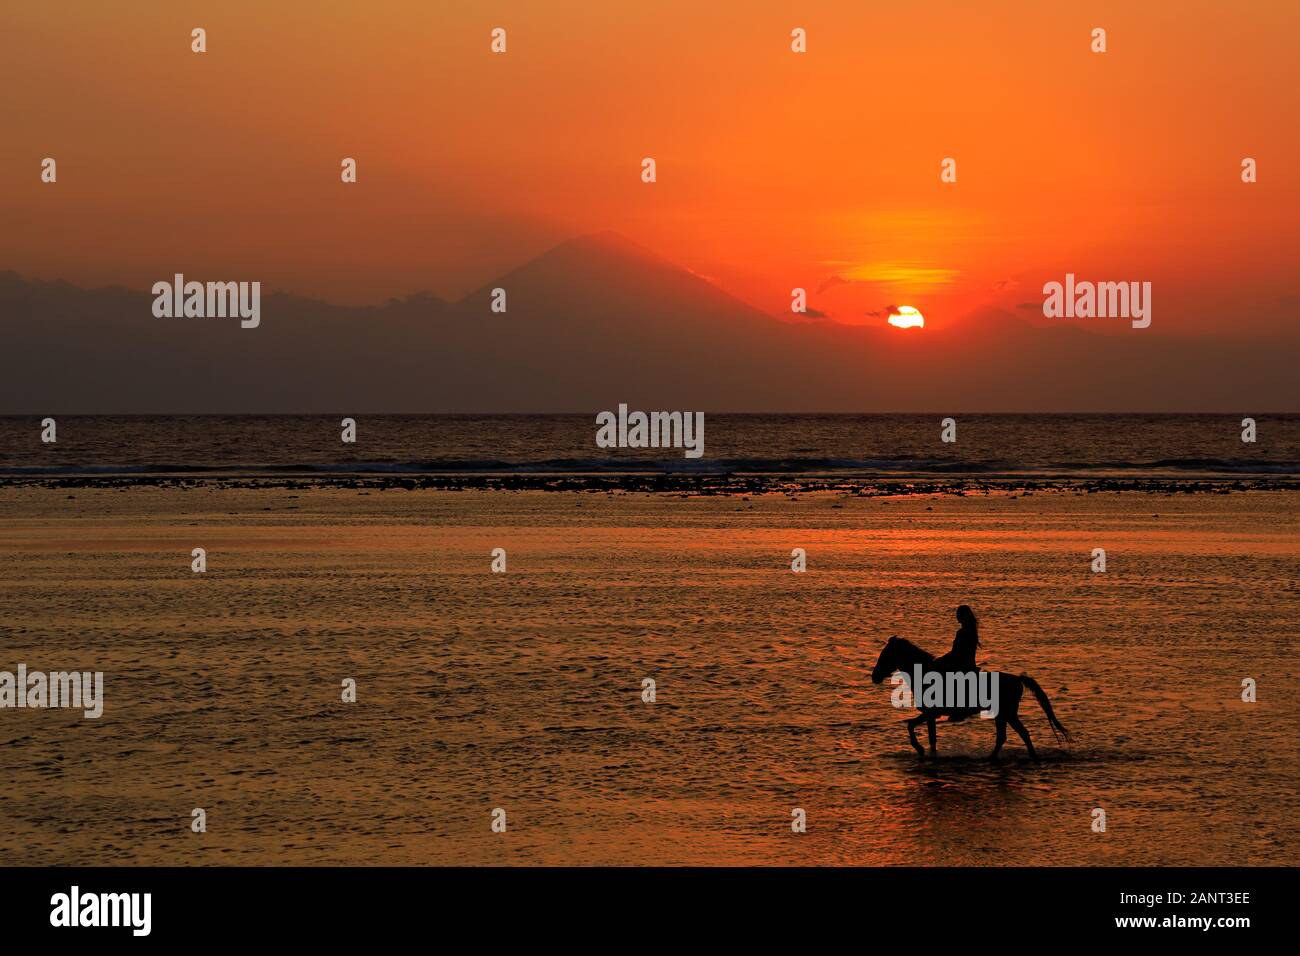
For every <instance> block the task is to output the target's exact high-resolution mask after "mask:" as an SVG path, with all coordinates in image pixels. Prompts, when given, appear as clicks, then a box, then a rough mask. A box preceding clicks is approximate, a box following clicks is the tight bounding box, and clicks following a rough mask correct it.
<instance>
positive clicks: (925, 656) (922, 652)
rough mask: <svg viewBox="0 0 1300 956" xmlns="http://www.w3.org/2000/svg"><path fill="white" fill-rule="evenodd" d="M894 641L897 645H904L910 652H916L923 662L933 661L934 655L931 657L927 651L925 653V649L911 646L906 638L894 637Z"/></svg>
mask: <svg viewBox="0 0 1300 956" xmlns="http://www.w3.org/2000/svg"><path fill="white" fill-rule="evenodd" d="M894 640H896V641H898V643H900V644H904V645H906V646H907V647H910V648H911V649H912V650H914V651H916V653H918V654H920V655H921V658H922V659H923V660H926V661H933V660H934V655H933V654H931V653H930V652H929V651H927V650H926V649H925V648H923V647H917V646H916V645H915V644H913V643H912V642H911V641H909V640H908V639H907V638H905V637H895V638H894Z"/></svg>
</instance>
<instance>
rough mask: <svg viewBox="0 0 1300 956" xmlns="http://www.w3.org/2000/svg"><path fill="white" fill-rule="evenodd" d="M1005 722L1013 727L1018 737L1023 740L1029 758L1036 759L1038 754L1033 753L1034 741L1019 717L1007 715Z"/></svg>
mask: <svg viewBox="0 0 1300 956" xmlns="http://www.w3.org/2000/svg"><path fill="white" fill-rule="evenodd" d="M1007 723H1009V724H1010V725H1011V726H1012V727H1013V728H1014V729H1015V731H1016V733H1018V734H1019V735H1020V739H1021V740H1023V741H1024V742H1025V748H1026V749H1027V750H1028V751H1029V757H1030V759H1031V760H1037V759H1038V754H1036V753H1034V742H1033V741H1032V740H1030V739H1029V731H1027V730H1025V725H1024V724H1022V723H1021V722H1020V718H1019V717H1009V718H1008V719H1007Z"/></svg>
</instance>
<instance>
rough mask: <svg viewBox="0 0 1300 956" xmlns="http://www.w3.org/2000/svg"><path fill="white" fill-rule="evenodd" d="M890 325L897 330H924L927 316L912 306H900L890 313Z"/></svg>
mask: <svg viewBox="0 0 1300 956" xmlns="http://www.w3.org/2000/svg"><path fill="white" fill-rule="evenodd" d="M889 324H890V325H892V326H893V327H894V328H896V329H923V328H925V316H923V315H922V314H921V313H920V312H918V311H917V310H916V309H914V308H912V307H911V306H910V305H900V306H899V307H898V308H896V309H894V310H893V311H892V312H890V313H889Z"/></svg>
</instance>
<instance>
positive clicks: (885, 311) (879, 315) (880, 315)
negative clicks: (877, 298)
mask: <svg viewBox="0 0 1300 956" xmlns="http://www.w3.org/2000/svg"><path fill="white" fill-rule="evenodd" d="M897 311H898V306H896V305H887V306H885V307H883V308H880V309H876V310H875V311H874V312H864V313H862V314H863V315H866V316H869V317H871V318H873V319H887V318H889V317H890V316H891V315H893V314H894V313H895V312H897Z"/></svg>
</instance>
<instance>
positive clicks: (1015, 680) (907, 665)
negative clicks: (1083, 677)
mask: <svg viewBox="0 0 1300 956" xmlns="http://www.w3.org/2000/svg"><path fill="white" fill-rule="evenodd" d="M934 663H935V657H934V655H933V654H931V653H929V652H927V651H923V650H922V649H921V648H919V647H917V646H916V645H915V644H913V643H912V642H911V641H905V640H903V638H901V637H891V638H890V639H889V641H888V642H887V643H886V644H885V646H884V648H882V649H881V651H880V658H879V659H878V660H877V661H876V666H875V668H874V669H873V670H872V671H871V683H873V684H879V683H880V682H881V681H883V680H884V679H885V678H886V677H888V676H889V675H890V674H893V673H894V672H895V671H900V670H901V671H905V672H906V673H909V674H911V673H914V670H915V667H916V665H917V664H920V665H921V677H922V680H924V679H925V675H926V674H927V673H938V674H940V675H942V674H943V673H945V672H944V671H943V670H942V669H941V668H936V667H935V666H934ZM994 676H995V677H996V678H997V681H998V708H997V713H996V714H995V715H994V720H993V722H994V724H995V725H996V728H997V739H996V740H995V741H994V743H993V753H991V754H989V759H990V760H996V759H997V757H998V753H999V752H1000V751H1001V750H1002V745H1003V744H1004V743H1006V740H1007V725H1008V724H1010V725H1011V726H1012V728H1013V729H1014V730H1015V732H1016V733H1018V734H1019V735H1020V739H1021V740H1023V741H1024V742H1025V748H1026V749H1027V750H1028V751H1029V756H1030V757H1032V758H1033V759H1034V760H1037V759H1038V754H1036V753H1035V752H1034V744H1033V741H1031V740H1030V739H1029V731H1028V730H1026V729H1025V725H1024V724H1023V723H1021V722H1020V714H1019V710H1020V698H1021V696H1022V695H1023V693H1024V691H1025V688H1026V687H1027V688H1029V690H1030V691H1031V692H1032V693H1033V695H1034V697H1035V698H1037V700H1038V703H1039V706H1041V707H1042V708H1043V713H1045V714H1046V715H1047V722H1048V724H1049V725H1050V726H1051V728H1052V733H1053V734H1054V735H1055V737H1056V739H1057V740H1058V741H1059V740H1062V739H1064V740H1067V741H1068V740H1069V739H1070V734H1069V731H1067V730H1066V729H1065V725H1064V724H1062V723H1061V722H1060V721H1059V720H1057V719H1056V713H1055V712H1054V711H1053V710H1052V702H1051V701H1050V700H1048V699H1047V694H1046V693H1044V692H1043V688H1041V687H1039V686H1038V681H1036V680H1034V679H1033V678H1032V677H1030V676H1029V675H1028V674H1021V675H1020V676H1019V677H1017V676H1016V675H1014V674H1007V673H1004V672H1002V671H996V672H994ZM912 696H913V700H914V701H916V702H917V708H916V709H917V710H919V711H920V712H921V714H920V716H919V717H913V718H911V719H910V720H909V721H908V722H907V735H908V737H910V738H911V740H912V746H913V747H915V748H916V752H917V753H919V754H920V755H921V756H922V757H924V756H925V750H924V749H923V748H922V747H921V742H920V741H919V740H917V739H916V728H917V726H918V725H919V724H925V725H926V729H927V730H928V732H929V736H930V756H931V757H936V756H938V752H937V751H936V749H935V721H937V720H938V719H939V718H940V717H946V718H948V722H949V723H956V722H957V721H961V720H965V719H966V718H967V717H971V716H974V715H975V714H978V713H979V712H980V710H979V708H978V707H975V708H970V707H962V708H957V707H946V708H945V707H922V706H921V688H919V687H914V688H912Z"/></svg>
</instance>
